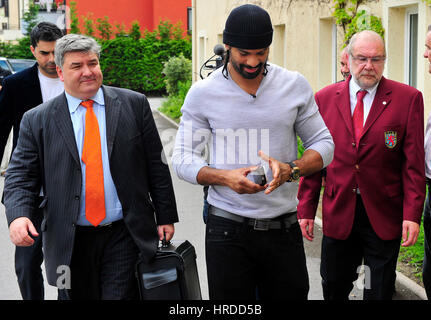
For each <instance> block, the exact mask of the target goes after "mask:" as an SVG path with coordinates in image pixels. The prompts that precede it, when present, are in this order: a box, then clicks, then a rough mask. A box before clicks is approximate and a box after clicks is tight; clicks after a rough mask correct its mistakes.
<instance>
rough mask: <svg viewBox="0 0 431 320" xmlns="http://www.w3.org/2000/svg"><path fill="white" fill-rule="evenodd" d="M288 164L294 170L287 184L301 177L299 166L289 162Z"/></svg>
mask: <svg viewBox="0 0 431 320" xmlns="http://www.w3.org/2000/svg"><path fill="white" fill-rule="evenodd" d="M287 164H288V165H289V166H290V167H291V168H292V171H291V172H290V178H289V180H287V182H294V181H297V180H298V179H299V177H300V173H299V168H298V166H297V165H296V164H294V163H293V162H287Z"/></svg>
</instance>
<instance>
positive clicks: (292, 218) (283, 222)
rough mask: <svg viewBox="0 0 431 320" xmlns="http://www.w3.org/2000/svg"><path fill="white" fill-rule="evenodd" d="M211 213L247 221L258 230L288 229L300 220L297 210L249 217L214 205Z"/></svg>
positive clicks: (237, 220) (240, 221) (241, 221)
mask: <svg viewBox="0 0 431 320" xmlns="http://www.w3.org/2000/svg"><path fill="white" fill-rule="evenodd" d="M209 213H210V214H212V215H215V216H217V217H222V218H226V219H229V220H233V221H236V222H239V223H244V222H246V223H247V224H248V225H249V226H252V227H253V229H254V230H258V231H268V230H270V229H281V228H286V229H287V228H289V227H290V226H291V225H292V224H294V223H296V222H297V221H298V218H297V216H296V211H295V212H289V213H285V214H283V215H281V216H278V217H276V218H273V219H253V218H247V217H243V216H239V215H237V214H234V213H231V212H229V211H226V210H223V209H220V208H217V207H214V206H211V207H210V210H209Z"/></svg>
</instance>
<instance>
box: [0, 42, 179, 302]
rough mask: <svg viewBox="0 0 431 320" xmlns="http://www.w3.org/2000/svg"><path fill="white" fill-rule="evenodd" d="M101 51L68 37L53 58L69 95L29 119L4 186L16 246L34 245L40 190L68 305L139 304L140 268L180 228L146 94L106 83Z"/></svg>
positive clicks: (51, 267)
mask: <svg viewBox="0 0 431 320" xmlns="http://www.w3.org/2000/svg"><path fill="white" fill-rule="evenodd" d="M99 55H100V46H99V45H98V44H97V42H96V41H94V39H92V38H89V37H86V36H81V35H74V34H69V35H67V36H64V37H63V38H61V39H59V40H58V41H57V44H56V46H55V61H56V65H57V71H58V73H59V76H60V79H61V80H62V81H63V82H64V88H65V94H63V95H60V96H58V97H56V98H55V99H53V100H51V101H49V102H47V103H43V104H42V105H40V106H38V107H37V108H35V109H32V110H30V111H29V112H27V113H26V114H24V117H23V120H22V122H21V128H20V138H19V141H18V145H17V147H16V149H15V152H14V154H13V156H12V159H11V163H10V165H9V168H8V171H7V173H6V180H5V192H4V196H5V206H6V215H7V219H8V223H9V228H10V237H11V240H12V242H13V243H15V244H16V245H19V246H26V245H31V244H32V243H33V239H32V237H31V236H33V237H37V236H38V233H37V232H36V230H35V229H34V227H33V224H32V222H31V219H32V217H34V215H35V214H36V210H35V206H36V199H37V195H38V190H39V189H40V187H42V189H43V192H44V195H45V199H44V201H43V202H42V204H41V205H40V207H42V208H43V211H44V218H43V222H42V228H41V229H42V233H43V244H44V245H43V247H44V253H45V265H46V273H47V278H48V282H49V284H51V285H54V286H57V287H58V288H59V289H65V290H63V291H61V298H71V299H134V298H136V297H137V285H136V279H135V276H134V268H135V264H136V262H137V259H138V256H139V255H140V256H141V257H142V258H143V259H144V260H147V261H148V260H149V259H151V258H152V257H153V256H154V255H155V253H156V250H157V246H158V241H159V240H160V239H162V238H163V236H164V235H165V236H166V239H167V240H170V239H171V238H172V236H173V234H174V225H173V223H175V222H177V221H178V215H177V210H176V204H175V197H174V192H173V186H172V181H171V177H170V173H169V169H168V166H167V165H166V164H164V163H163V161H162V156H163V147H162V144H161V141H160V138H159V135H158V132H157V129H156V126H155V123H154V119H153V117H152V113H151V109H150V107H149V104H148V101H147V99H146V97H145V96H144V95H143V94H139V93H136V92H133V91H130V90H126V89H120V88H113V87H108V86H102V80H103V76H102V72H101V70H100V65H99Z"/></svg>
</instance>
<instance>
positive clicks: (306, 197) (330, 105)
mask: <svg viewBox="0 0 431 320" xmlns="http://www.w3.org/2000/svg"><path fill="white" fill-rule="evenodd" d="M349 80H350V78H349V79H348V80H347V81H343V82H339V83H335V84H333V85H330V86H328V87H326V88H323V89H322V90H320V91H319V92H317V93H316V96H315V100H316V103H317V105H318V106H319V110H320V113H321V114H322V117H323V119H324V121H325V123H326V126H327V127H328V129H329V131H330V132H331V134H332V137H333V139H334V143H335V152H334V159H333V161H332V163H331V164H330V165H329V166H328V167H327V168H326V171H327V176H326V186H325V190H324V193H323V200H322V221H323V233H324V234H325V235H326V236H328V237H331V238H335V239H341V240H343V239H346V238H347V237H348V236H349V234H350V232H351V230H352V226H353V220H354V216H355V205H356V196H357V192H356V189H357V187H359V189H360V193H361V196H362V200H363V203H364V206H365V209H366V212H367V214H368V217H369V220H370V223H371V226H372V227H373V229H374V231H375V232H376V234H377V235H378V236H379V237H380V238H381V239H383V240H391V239H396V238H397V237H400V236H401V233H402V221H403V220H409V221H414V222H417V223H420V221H421V215H422V209H423V204H424V200H425V164H424V162H425V155H424V106H423V99H422V94H421V92H419V91H418V90H416V89H415V88H413V87H410V86H407V85H404V84H401V83H398V82H395V81H392V80H388V79H385V78H384V77H382V79H381V81H380V83H379V86H378V88H377V92H376V96H375V98H374V101H373V104H372V106H371V110H370V113H369V115H368V117H367V120H366V122H365V125H364V129H363V131H362V134H361V137H360V140H359V146H357V145H356V144H355V140H354V136H353V124H352V116H351V109H350V97H349ZM321 182H322V172H318V173H316V174H314V175H311V176H308V177H305V178H303V179H302V180H301V183H300V187H299V192H298V199H299V205H298V217H299V218H302V219H314V217H315V214H316V209H317V206H318V203H319V195H320V190H321Z"/></svg>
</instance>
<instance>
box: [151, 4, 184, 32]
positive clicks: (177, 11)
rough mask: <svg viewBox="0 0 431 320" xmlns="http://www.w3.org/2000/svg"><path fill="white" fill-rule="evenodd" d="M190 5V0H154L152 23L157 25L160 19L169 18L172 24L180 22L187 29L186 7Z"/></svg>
mask: <svg viewBox="0 0 431 320" xmlns="http://www.w3.org/2000/svg"><path fill="white" fill-rule="evenodd" d="M191 6H192V1H191V0H154V14H153V25H154V27H156V26H158V25H159V21H160V19H162V20H169V21H170V22H171V23H172V24H174V25H175V24H176V23H177V22H178V21H181V22H182V28H183V29H184V30H185V31H187V7H191Z"/></svg>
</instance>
